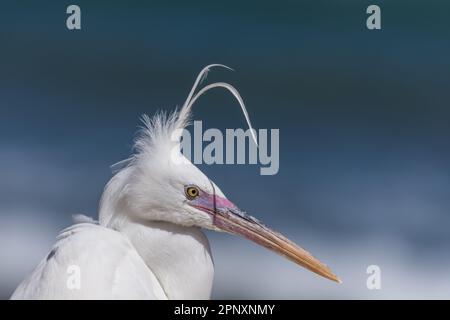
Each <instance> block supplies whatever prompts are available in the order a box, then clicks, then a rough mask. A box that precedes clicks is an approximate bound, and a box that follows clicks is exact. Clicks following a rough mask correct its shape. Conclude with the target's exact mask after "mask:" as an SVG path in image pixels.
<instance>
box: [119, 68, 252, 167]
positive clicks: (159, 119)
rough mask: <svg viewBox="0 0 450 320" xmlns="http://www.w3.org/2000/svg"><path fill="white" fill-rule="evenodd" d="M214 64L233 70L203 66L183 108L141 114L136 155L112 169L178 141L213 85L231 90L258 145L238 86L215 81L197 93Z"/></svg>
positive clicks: (136, 140)
mask: <svg viewBox="0 0 450 320" xmlns="http://www.w3.org/2000/svg"><path fill="white" fill-rule="evenodd" d="M214 67H221V68H225V69H228V70H232V71H233V69H232V68H230V67H228V66H226V65H223V64H210V65H208V66H206V67H204V68H203V69H202V70H201V71H200V73H199V74H198V75H197V78H196V79H195V82H194V85H193V86H192V88H191V91H190V92H189V95H188V96H187V98H186V101H185V102H184V104H183V106H182V107H181V109H180V111H177V110H175V111H174V112H172V113H170V114H167V113H165V112H157V113H156V114H155V115H154V116H153V117H152V118H150V117H149V116H148V115H143V116H142V122H143V127H142V128H141V130H140V132H139V135H138V137H137V138H136V139H135V143H134V149H135V151H136V154H135V155H134V156H132V157H130V158H128V159H125V160H122V161H119V162H117V163H115V164H113V165H112V166H111V168H112V170H113V172H118V171H120V170H121V169H123V168H124V167H127V166H129V165H130V164H132V163H133V160H135V159H136V156H137V155H139V154H142V153H144V152H149V151H155V149H156V147H158V146H167V145H169V144H170V142H174V141H177V139H176V137H175V139H174V136H173V133H174V131H175V130H179V132H180V134H181V130H182V129H184V128H186V127H187V126H188V125H189V122H190V118H191V114H192V106H193V105H194V103H195V102H196V101H197V100H198V99H199V98H200V97H201V96H202V95H204V94H205V93H206V92H208V91H210V90H212V89H214V88H224V89H226V90H228V91H229V92H230V93H231V94H232V95H233V96H234V97H235V98H236V100H237V101H238V103H239V105H240V107H241V110H242V112H243V114H244V117H245V120H246V122H247V125H248V127H249V129H250V132H251V135H252V138H253V141H254V143H255V144H256V146H258V141H257V138H256V135H255V130H254V129H253V126H252V124H251V121H250V117H249V115H248V112H247V108H246V107H245V104H244V100H243V99H242V97H241V95H240V94H239V91H238V90H237V89H236V88H235V87H233V86H232V85H231V84H229V83H226V82H215V83H211V84H208V85H207V86H205V87H203V88H202V89H200V90H199V91H198V92H196V90H197V88H198V86H199V85H200V84H201V82H202V81H203V80H204V79H206V77H207V75H208V72H209V71H210V69H211V68H214ZM178 138H180V137H178ZM178 141H179V140H178Z"/></svg>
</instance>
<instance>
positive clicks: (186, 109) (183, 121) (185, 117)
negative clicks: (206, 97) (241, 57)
mask: <svg viewBox="0 0 450 320" xmlns="http://www.w3.org/2000/svg"><path fill="white" fill-rule="evenodd" d="M212 67H223V68H226V69H228V70H233V69H231V68H230V67H227V66H225V65H223V64H211V65H208V66H206V67H204V68H203V69H202V70H201V71H200V73H199V74H198V76H197V79H196V80H195V82H194V85H193V86H192V89H191V91H190V92H189V95H188V97H187V99H186V101H185V103H184V104H183V107H182V108H181V110H180V112H179V114H178V119H177V125H176V127H177V128H184V127H186V126H187V124H188V123H189V119H190V115H191V110H192V106H193V105H194V103H195V102H196V101H197V100H198V98H200V97H201V96H202V95H203V94H205V93H206V92H207V91H209V90H211V89H214V88H224V89H226V90H228V91H229V92H230V93H231V94H232V95H233V96H234V97H235V98H236V100H237V101H238V103H239V105H240V107H241V110H242V112H243V114H244V117H245V121H246V122H247V125H248V127H249V129H250V132H251V135H252V138H253V141H254V142H255V144H256V146H258V140H257V138H256V135H255V130H254V129H253V126H252V123H251V121H250V117H249V115H248V112H247V108H246V107H245V104H244V100H243V99H242V97H241V95H240V94H239V91H238V90H237V89H236V88H235V87H233V86H232V85H231V84H229V83H226V82H215V83H212V84H209V85H207V86H205V87H203V88H202V89H201V90H199V91H198V92H197V93H196V94H195V95H194V93H195V90H197V87H198V85H199V84H200V83H201V82H202V81H203V80H204V79H205V78H206V76H207V74H208V72H209V69H210V68H212Z"/></svg>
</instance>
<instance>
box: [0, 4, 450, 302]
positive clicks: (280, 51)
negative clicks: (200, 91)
mask: <svg viewBox="0 0 450 320" xmlns="http://www.w3.org/2000/svg"><path fill="white" fill-rule="evenodd" d="M70 4H78V5H79V6H80V7H81V10H82V30H80V31H69V30H67V29H66V25H65V20H66V17H67V14H66V13H65V11H66V7H67V6H68V5H70ZM370 4H378V5H379V6H380V7H381V10H382V30H379V31H369V30H367V28H366V25H365V23H366V18H367V16H368V15H367V14H366V13H365V12H366V8H367V6H368V5H370ZM449 15H450V4H449V3H448V2H446V1H395V2H394V1H376V2H372V1H360V0H359V1H357V0H354V1H340V2H339V3H337V2H336V1H318V0H314V1H312V0H311V1H276V2H275V1H270V2H265V1H254V2H252V1H248V2H245V3H243V2H242V1H222V2H219V1H218V2H215V3H211V1H202V2H193V1H191V2H189V3H187V2H185V1H175V2H173V1H172V2H168V1H146V2H144V1H142V2H137V1H136V2H129V1H108V2H103V1H92V0H91V1H81V0H80V1H75V2H72V1H71V2H69V1H58V2H55V1H39V2H37V1H20V2H19V1H12V0H7V1H2V3H1V5H0V43H1V45H0V147H1V148H0V164H1V165H0V218H1V220H0V221H1V222H0V297H1V298H8V297H9V296H10V294H11V293H12V291H13V290H14V288H15V287H16V286H17V285H18V284H19V282H20V281H21V280H22V279H23V278H24V277H25V275H26V274H27V273H29V272H30V271H31V270H32V269H33V268H34V266H35V265H36V264H37V263H38V262H39V260H40V259H41V258H42V257H44V255H45V254H46V253H47V252H48V250H49V249H50V246H51V245H52V243H53V242H54V239H55V236H56V235H57V233H58V231H59V230H61V229H62V228H64V227H66V226H68V225H70V224H71V215H72V214H76V213H84V214H87V215H89V216H92V217H96V215H97V205H98V200H99V197H100V195H101V193H102V189H103V186H104V185H105V184H106V182H107V181H108V180H109V179H110V177H111V170H110V167H109V166H110V165H111V164H113V163H115V162H117V161H119V160H122V159H124V158H126V157H128V156H129V155H130V152H131V146H132V141H133V137H134V134H135V132H136V130H137V127H138V126H139V125H140V123H139V117H140V116H141V115H142V114H143V113H147V114H153V113H154V112H155V111H156V110H158V109H163V110H172V109H173V108H174V107H175V106H176V105H180V104H182V103H183V102H184V99H185V98H186V95H187V93H188V91H189V90H190V87H191V85H192V83H193V81H194V78H195V76H196V74H197V73H198V71H199V70H200V69H201V68H202V67H203V66H205V65H207V64H210V63H224V64H227V65H229V66H231V67H233V68H234V69H235V70H236V72H226V71H222V70H217V71H214V72H212V73H210V76H209V78H208V81H228V82H230V83H232V84H233V85H234V86H236V87H237V88H238V89H239V90H240V92H241V94H242V96H243V97H244V100H245V101H246V104H247V107H248V110H249V112H250V115H251V117H252V121H253V124H254V126H255V127H256V128H280V171H279V173H278V174H277V175H275V176H260V175H259V167H257V166H249V165H240V166H238V165H228V166H227V165H213V166H205V165H203V166H200V167H201V169H202V170H203V171H204V172H205V173H206V174H207V175H209V176H210V177H212V178H213V179H214V180H215V181H216V182H217V183H218V185H219V186H220V187H221V189H222V190H223V191H224V192H225V193H226V194H227V196H228V197H229V198H230V199H232V200H233V201H234V202H235V203H237V204H238V205H239V206H240V207H242V208H243V209H246V210H247V211H248V212H249V213H251V214H252V215H255V216H257V217H258V218H260V219H261V220H263V221H264V222H265V223H266V224H268V225H269V226H272V227H273V228H275V229H276V230H279V231H282V232H283V233H285V234H286V235H288V236H289V237H290V238H292V239H293V240H294V241H296V242H298V243H300V244H302V245H303V246H304V247H306V248H307V249H309V250H310V251H311V252H312V253H313V254H315V255H316V256H317V257H319V258H320V259H321V260H323V261H324V262H326V263H327V264H328V265H330V266H331V267H332V269H333V270H334V271H335V272H336V273H337V274H338V275H339V276H340V277H341V278H342V279H343V280H344V283H343V284H342V285H336V284H335V283H332V282H330V281H327V280H324V279H321V278H319V277H317V276H315V275H313V274H311V273H309V272H308V271H305V270H303V269H301V268H299V267H298V266H296V265H294V264H293V263H291V262H289V261H287V260H286V259H283V258H281V257H279V256H277V255H275V254H273V253H271V252H268V251H266V250H265V249H262V248H260V247H257V246H256V245H254V244H252V243H249V242H247V241H245V240H242V239H239V238H234V237H231V236H229V235H226V234H216V233H213V232H208V237H209V239H210V242H211V245H212V250H213V255H214V259H215V265H216V275H215V277H216V278H215V284H214V289H213V298H275V299H277V298H287V299H297V298H325V299H334V298H343V299H345V298H358V299H379V298H387V299H394V298H449V297H450V275H449V272H448V271H449V268H450V254H449V253H450V251H449V248H450V232H449V227H450V212H449V211H450V210H449V209H450V143H449V138H450V124H449V122H450V121H449V120H450V106H449V101H450V90H449V84H450V72H449V71H450V59H449V57H450V20H449ZM194 116H195V119H197V120H203V126H204V128H205V129H206V128H208V127H210V128H214V127H216V128H221V129H224V128H239V127H242V128H245V127H246V125H245V122H244V120H243V117H242V115H241V112H240V110H239V107H238V106H237V104H236V102H235V101H234V100H233V99H232V97H231V96H230V95H229V94H226V93H225V92H224V91H221V90H217V91H214V92H210V93H209V94H208V95H206V96H205V97H203V98H202V99H201V100H200V101H199V103H198V105H196V108H195V114H194ZM372 264H376V265H378V266H379V267H380V268H381V271H382V288H381V290H368V289H367V287H366V279H367V277H368V275H367V274H366V268H367V267H368V266H369V265H372Z"/></svg>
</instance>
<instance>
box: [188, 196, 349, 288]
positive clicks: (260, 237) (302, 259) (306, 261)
mask: <svg viewBox="0 0 450 320" xmlns="http://www.w3.org/2000/svg"><path fill="white" fill-rule="evenodd" d="M211 197H213V199H211ZM208 198H209V199H208ZM191 205H192V206H193V207H196V208H197V209H199V210H202V211H204V212H206V213H208V214H210V215H212V216H213V222H214V226H215V227H217V228H218V229H220V230H222V231H225V232H228V233H231V234H234V235H239V236H242V237H244V238H246V239H249V240H251V241H253V242H255V243H257V244H259V245H261V246H263V247H265V248H267V249H269V250H272V251H274V252H276V253H278V254H281V255H283V256H285V257H286V258H288V259H289V260H291V261H293V262H295V263H297V264H299V265H300V266H302V267H304V268H306V269H308V270H310V271H312V272H314V273H316V274H318V275H320V276H322V277H324V278H327V279H330V280H332V281H336V282H338V283H342V281H341V280H340V279H339V278H338V277H337V276H336V275H335V274H334V273H333V272H332V271H331V269H330V268H328V266H327V265H325V264H323V263H322V262H320V261H319V260H318V259H316V258H315V257H313V256H312V255H311V254H310V253H309V252H308V251H306V250H305V249H303V248H301V247H299V246H297V245H296V244H295V243H293V242H292V241H290V240H289V239H287V238H286V237H285V236H283V235H282V234H280V233H278V232H275V231H273V230H271V229H270V228H268V227H266V226H265V225H264V224H262V223H261V222H259V221H258V220H257V219H255V218H253V217H252V216H249V215H247V214H246V213H244V212H243V211H241V210H239V209H238V208H237V207H236V206H235V205H234V204H233V203H232V202H230V201H229V200H227V199H224V198H221V197H219V196H217V195H202V196H200V197H199V199H197V201H193V203H191Z"/></svg>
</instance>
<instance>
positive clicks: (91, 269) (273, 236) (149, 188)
mask: <svg viewBox="0 0 450 320" xmlns="http://www.w3.org/2000/svg"><path fill="white" fill-rule="evenodd" d="M216 66H222V65H210V66H207V67H205V68H204V69H203V70H202V71H201V72H200V74H199V75H198V77H197V79H196V81H195V83H194V86H193V87H192V89H191V91H190V93H189V95H188V98H187V99H186V102H185V103H184V105H183V106H182V108H181V109H180V111H179V112H176V111H175V112H174V113H172V114H171V115H169V116H166V115H165V114H164V113H158V114H157V115H155V116H154V117H153V118H151V119H150V118H148V117H146V116H144V123H145V128H143V130H142V131H141V135H140V136H139V137H138V138H137V139H136V142H135V154H134V155H133V156H132V157H131V158H130V159H128V160H127V161H125V162H123V163H122V168H121V169H120V170H119V171H118V172H117V173H116V174H115V175H114V176H113V177H112V179H111V180H110V181H109V183H108V184H107V185H106V187H105V190H104V193H103V195H102V198H101V201H100V208H99V222H98V223H97V222H95V221H92V220H89V218H87V217H85V218H82V219H78V220H81V221H78V222H77V223H75V224H74V225H73V226H71V227H69V228H67V229H65V230H63V231H62V232H61V233H60V234H59V236H58V237H57V242H56V244H55V245H54V246H53V248H52V249H51V251H50V253H49V254H48V255H47V256H46V257H45V258H44V259H43V260H42V261H41V262H40V263H39V265H38V266H37V267H36V268H35V269H34V271H32V273H31V274H30V275H29V276H28V277H27V278H26V279H25V280H24V281H23V282H22V283H21V284H20V285H19V287H18V288H17V289H16V290H15V292H14V293H13V295H12V297H11V298H12V299H208V298H209V297H210V293H211V287H212V280H213V272H214V267H213V262H212V259H211V252H210V247H209V243H208V240H207V239H206V237H205V236H204V234H203V233H202V231H201V228H205V229H210V230H215V231H224V232H228V233H231V234H234V235H240V236H243V237H245V238H247V239H249V240H251V241H254V242H256V243H257V244H260V245H262V246H264V247H266V248H268V249H270V250H273V251H275V252H277V253H279V254H282V255H284V256H286V257H287V258H288V259H290V260H292V261H294V262H295V263H297V264H299V265H301V266H303V267H305V268H307V269H309V270H311V271H313V272H315V273H317V274H319V275H321V276H323V277H325V278H328V279H331V280H334V281H336V282H340V280H339V279H338V277H336V276H335V275H334V274H333V273H332V271H331V270H330V269H329V268H328V267H327V266H326V265H324V264H322V263H321V262H320V261H319V260H317V259H316V258H314V257H313V256H312V255H311V254H309V253H308V252H307V251H305V250H304V249H302V248H300V247H299V246H297V245H295V244H294V243H293V242H291V241H290V240H288V239H287V238H285V237H284V236H283V235H281V234H279V233H277V232H274V231H272V230H271V229H269V228H268V227H266V226H264V225H263V224H262V223H261V222H259V221H258V220H256V219H255V218H253V217H251V216H249V215H247V214H245V213H244V212H242V211H240V210H239V209H238V208H237V207H236V206H235V205H234V204H233V203H232V202H231V201H229V200H228V199H227V198H226V197H225V195H224V194H223V193H222V191H221V190H220V189H219V187H218V186H217V185H216V184H214V183H213V182H212V181H211V180H210V179H209V178H208V177H207V176H205V175H204V174H203V173H202V172H201V171H200V170H199V169H198V168H197V167H196V166H194V165H193V164H192V163H191V162H190V161H189V160H187V159H186V158H184V157H183V156H181V152H180V148H179V147H180V139H179V138H180V134H181V130H180V129H184V128H185V127H186V126H187V125H188V123H189V119H190V115H191V108H192V105H193V103H194V102H195V101H196V100H197V99H198V98H199V97H200V96H201V95H203V94H204V93H205V92H207V91H208V90H210V89H212V88H216V87H222V88H225V89H227V90H228V91H230V92H231V93H232V94H233V95H234V96H235V97H236V98H237V100H238V102H239V104H240V106H241V108H242V110H243V112H244V115H245V118H246V120H247V123H248V125H249V127H250V128H252V126H251V123H250V120H249V117H248V114H247V111H246V109H245V106H244V103H243V101H242V99H241V97H240V95H239V93H238V91H237V90H236V89H235V88H234V87H232V86H231V85H229V84H227V83H213V84H210V85H208V86H205V87H204V88H203V89H201V90H199V91H198V92H196V91H197V87H198V85H199V84H200V82H201V81H202V79H203V78H204V77H205V76H206V74H207V72H208V71H209V69H210V68H211V67H216ZM222 67H225V66H222ZM253 138H254V139H255V142H256V137H253ZM174 150H175V155H178V156H179V157H178V160H179V159H183V161H174Z"/></svg>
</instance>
